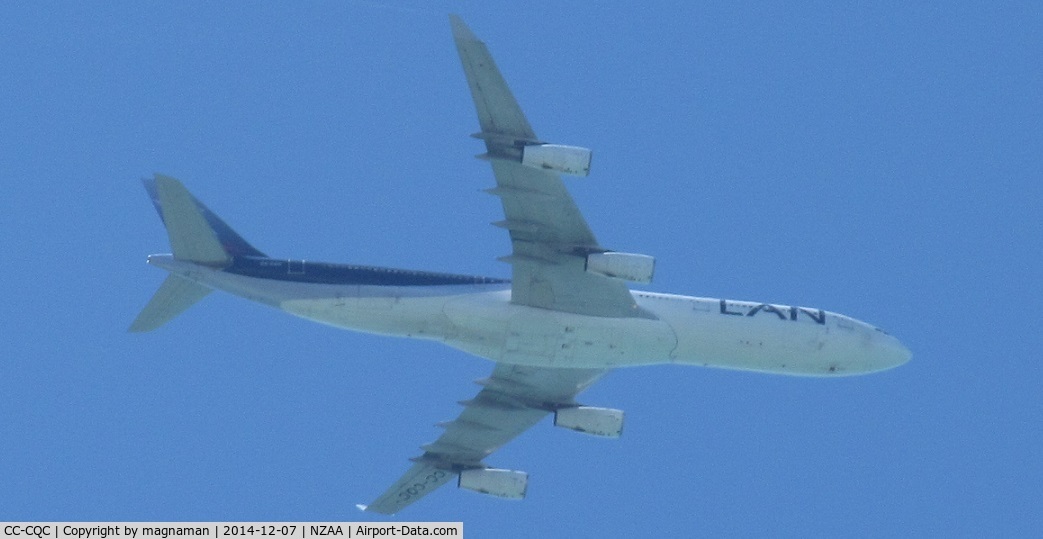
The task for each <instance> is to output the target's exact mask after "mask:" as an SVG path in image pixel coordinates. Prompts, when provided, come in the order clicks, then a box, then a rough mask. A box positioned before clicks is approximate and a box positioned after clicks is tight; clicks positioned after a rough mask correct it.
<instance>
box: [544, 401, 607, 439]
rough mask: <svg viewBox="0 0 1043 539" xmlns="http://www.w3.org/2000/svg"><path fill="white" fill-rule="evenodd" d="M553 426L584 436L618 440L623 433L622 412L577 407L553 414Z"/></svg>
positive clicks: (563, 409)
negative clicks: (580, 433) (589, 435)
mask: <svg viewBox="0 0 1043 539" xmlns="http://www.w3.org/2000/svg"><path fill="white" fill-rule="evenodd" d="M554 426H555V427H563V428H566V429H572V430H574V431H576V432H582V433H584V434H592V435H594V436H604V437H606V438H619V435H620V434H622V433H623V410H614V409H612V408H594V407H592V406H577V407H574V408H562V409H560V410H558V411H557V412H554Z"/></svg>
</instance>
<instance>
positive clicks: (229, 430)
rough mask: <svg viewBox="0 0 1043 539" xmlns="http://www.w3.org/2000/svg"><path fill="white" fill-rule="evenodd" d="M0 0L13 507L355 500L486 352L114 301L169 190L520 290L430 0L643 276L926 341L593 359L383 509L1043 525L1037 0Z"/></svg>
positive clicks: (201, 514)
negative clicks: (484, 454)
mask: <svg viewBox="0 0 1043 539" xmlns="http://www.w3.org/2000/svg"><path fill="white" fill-rule="evenodd" d="M487 4H488V3H486V2H446V1H436V2H424V3H421V2H393V1H379V2H377V1H374V2H325V3H312V4H307V5H305V6H303V7H302V6H297V5H289V4H286V5H284V4H275V3H260V4H257V3H251V4H238V3H237V4H233V3H202V2H178V3H170V4H163V5H159V4H152V3H141V2H109V3H105V4H104V5H86V4H69V3H60V2H54V3H44V2H25V3H16V2H12V3H5V4H4V5H3V7H0V182H2V185H3V186H4V193H3V196H2V197H0V246H2V251H3V252H4V256H3V262H2V266H0V267H3V269H4V276H5V277H4V278H3V279H2V280H0V293H2V297H3V298H4V305H3V308H2V309H0V328H2V329H0V346H2V348H3V350H4V354H3V356H2V358H0V520H166V521H169V520H196V521H207V520H295V521H309V520H310V521H332V520H371V519H372V520H379V519H380V517H379V515H368V514H362V513H358V512H357V511H356V510H355V509H354V504H356V503H365V502H369V501H371V500H372V499H373V498H375V497H376V496H377V495H378V494H380V493H381V492H383V490H384V489H385V488H386V487H387V486H388V485H389V484H390V483H391V482H392V481H394V480H395V479H397V478H398V477H399V475H400V474H401V473H402V472H403V471H404V470H405V469H406V468H407V467H408V465H409V462H408V460H407V459H408V458H409V457H412V456H415V455H416V454H418V453H419V449H418V446H419V445H421V444H423V443H426V442H429V441H431V440H433V439H434V438H435V437H437V436H438V433H439V430H438V429H436V428H435V427H434V426H432V425H433V424H434V423H435V422H438V421H442V420H447V419H450V418H452V417H455V415H456V414H457V413H458V410H459V406H458V405H457V404H456V401H458V400H463V399H466V398H469V397H470V396H471V395H473V394H474V393H475V392H476V391H477V386H475V385H473V384H472V383H471V381H472V380H474V379H477V378H481V377H483V376H485V375H487V374H488V372H489V371H490V369H491V364H489V363H488V362H486V361H485V360H482V359H478V358H474V357H470V356H467V355H465V354H464V353H462V352H458V351H455V350H451V349H449V348H446V347H443V346H439V345H437V344H434V343H430V342H417V341H407V340H396V339H388V338H380V337H375V336H368V335H361V334H354V333H350V332H345V331H338V330H335V329H331V328H327V327H324V326H319V325H316V324H311V323H308V322H306V321H303V320H299V319H296V318H293V317H289V316H286V315H284V314H282V313H279V312H278V311H275V310H272V309H269V308H266V307H262V306H258V305H253V304H250V303H248V302H246V301H244V300H241V299H238V298H233V297H229V296H226V295H221V294H214V295H212V296H211V297H208V298H207V299H206V300H205V301H204V302H202V303H201V304H199V305H198V306H196V307H193V308H192V309H191V310H190V311H189V312H187V313H186V314H185V315H183V316H181V317H180V318H178V319H177V320H175V321H174V322H172V323H170V324H169V325H167V326H165V327H163V328H161V329H160V330H158V331H156V332H153V333H149V334H144V335H138V334H133V335H132V334H128V333H126V332H125V329H126V327H127V325H128V324H129V323H130V321H131V320H132V319H133V318H134V316H135V315H136V314H137V312H138V310H139V309H140V308H141V307H142V306H143V305H144V303H145V302H146V301H147V299H148V298H149V297H150V295H151V294H152V292H153V291H154V289H155V288H156V287H157V286H158V284H159V283H160V282H161V280H162V278H163V274H162V271H161V270H158V269H156V268H151V267H148V266H146V265H145V263H144V262H145V256H146V255H148V254H150V253H155V252H166V251H167V250H168V246H167V242H166V235H165V234H164V232H163V229H162V227H161V224H160V222H159V220H158V219H157V217H156V215H155V212H154V210H153V208H152V207H151V204H149V202H148V198H147V196H146V195H145V193H144V191H143V190H142V189H141V186H140V184H139V182H138V180H139V179H140V178H142V177H147V176H150V175H151V174H152V173H153V172H162V173H165V174H169V175H172V176H174V177H177V178H180V179H181V180H182V181H183V182H184V183H185V184H186V185H187V186H188V187H189V188H190V189H191V190H192V191H193V192H194V193H195V194H196V195H197V196H198V197H199V198H201V199H202V200H203V201H205V202H206V203H207V205H209V206H210V207H211V208H212V209H214V210H215V211H216V212H217V213H218V214H220V215H221V216H222V217H223V218H224V219H225V220H226V221H228V222H229V224H231V225H232V226H233V227H234V228H235V229H236V230H237V231H238V232H240V233H241V234H242V235H243V236H244V237H246V238H247V239H248V240H249V241H251V242H252V243H253V244H254V245H256V246H257V247H258V248H260V249H262V250H264V251H265V252H267V253H269V254H271V255H273V256H286V257H294V258H308V259H316V260H328V261H342V262H357V263H364V264H374V265H387V266H394V267H405V268H415V269H430V270H437V271H451V272H459V273H470V274H483V275H490V276H508V275H509V269H508V267H507V266H505V265H504V264H501V263H499V262H496V261H495V258H496V257H497V256H501V255H504V254H506V253H507V252H508V251H509V249H510V246H509V243H508V241H507V238H506V234H505V233H504V232H503V231H502V230H500V229H497V228H494V227H491V226H488V225H487V223H489V222H491V221H496V220H499V219H501V218H502V217H501V215H500V210H499V207H498V202H497V201H496V199H494V198H493V197H490V196H488V195H485V194H483V193H481V192H480V190H481V189H483V188H486V187H489V186H490V185H492V176H491V172H490V170H489V169H488V165H487V164H485V163H483V162H481V161H478V160H475V159H473V158H472V157H471V156H472V155H474V154H477V153H480V152H481V151H482V147H481V144H480V143H479V142H478V141H476V140H473V139H471V138H469V137H468V135H469V134H470V133H473V132H474V131H476V130H477V120H476V118H475V115H474V111H473V108H472V104H471V100H470V97H469V95H468V93H467V86H466V83H465V81H464V78H463V74H462V71H461V69H460V67H459V60H458V58H457V57H456V52H455V50H454V48H453V43H452V40H451V36H450V32H449V24H448V20H447V17H446V15H447V14H448V13H451V12H455V13H459V14H460V15H461V16H462V17H463V18H464V20H465V21H467V23H468V24H469V25H470V26H471V28H472V29H473V30H474V31H475V33H476V34H478V35H479V36H480V37H482V38H483V39H484V40H485V41H486V42H487V43H488V44H489V45H490V48H491V49H492V52H493V54H494V56H495V57H496V59H497V61H498V63H499V65H500V67H501V69H502V70H503V72H504V74H505V76H506V78H507V80H508V81H509V83H510V84H511V87H512V89H513V90H514V92H515V94H516V95H517V97H518V99H519V101H520V102H521V104H522V106H523V108H524V109H525V111H526V113H527V115H528V117H529V120H530V122H531V123H532V124H533V126H534V128H535V129H536V131H537V133H539V134H540V136H541V137H543V138H544V139H546V140H551V141H555V142H560V143H564V144H575V145H581V146H588V147H591V148H593V149H594V152H595V156H594V163H593V169H592V174H591V176H590V177H589V178H587V179H578V180H570V181H569V183H568V185H569V187H570V189H571V190H572V192H573V194H574V196H575V198H576V200H577V202H578V203H579V205H580V207H581V208H582V210H583V211H584V214H585V215H586V217H587V220H588V221H589V223H590V225H591V227H592V228H593V229H594V230H595V232H596V233H597V234H598V237H599V239H600V240H601V243H602V244H604V245H606V246H608V247H611V248H614V249H618V250H624V251H632V252H641V253H647V254H651V255H654V256H656V257H657V260H658V264H657V275H656V281H655V283H653V284H652V285H650V286H649V287H647V288H648V289H650V290H653V291H659V292H673V293H680V294H688V295H699V296H709V297H727V298H734V299H749V300H758V301H768V302H775V303H783V304H801V305H811V306H816V307H821V308H825V309H828V310H832V311H838V312H842V313H845V314H848V315H851V316H854V317H856V318H859V319H862V320H866V321H868V322H870V323H873V324H876V325H878V326H881V327H883V328H885V329H887V330H888V331H890V332H891V333H892V334H894V335H896V336H898V337H899V338H900V339H902V340H903V342H904V343H905V344H906V345H907V346H908V347H909V348H910V349H912V351H913V353H914V359H913V361H912V362H911V363H909V364H907V365H905V366H903V367H901V368H899V369H896V370H893V371H889V372H886V373H882V374H877V375H871V376H865V377H854V378H845V379H833V380H819V379H802V378H789V377H774V376H768V375H758V374H750V373H742V372H729V371H720V370H710V369H700V368H681V367H665V366H664V367H652V368H641V369H631V370H622V371H617V372H615V373H613V374H611V375H610V376H608V377H607V378H606V379H605V380H603V381H602V382H601V383H600V384H598V385H597V386H595V387H594V388H592V389H591V390H590V391H588V392H587V393H586V394H585V395H584V397H583V399H582V400H583V401H584V402H585V403H588V404H592V405H600V406H609V407H615V408H622V409H624V410H626V412H627V426H626V430H625V433H624V436H623V438H621V439H620V440H617V441H605V440H599V439H595V438H590V437H585V436H580V435H576V434H573V433H571V432H568V431H564V430H561V429H554V428H552V427H551V426H550V424H549V423H543V424H540V425H539V426H537V427H536V428H535V429H533V430H532V431H530V432H529V433H526V434H525V435H523V436H522V437H521V438H519V439H518V440H516V441H515V442H514V443H512V444H510V445H509V446H507V447H505V448H504V449H503V450H501V451H500V452H498V453H496V454H495V455H494V456H492V457H491V458H490V459H488V461H489V463H490V464H493V465H496V466H500V467H506V468H513V469H521V470H526V471H528V472H529V473H530V487H529V495H528V498H527V499H526V500H525V501H523V502H518V503H511V502H504V501H500V500H496V499H492V498H488V497H485V496H481V495H477V494H474V493H471V492H466V491H460V490H457V489H454V488H451V487H446V488H443V489H442V490H440V491H438V492H437V493H435V494H433V495H430V496H428V497H427V498H425V499H424V500H423V501H422V502H421V503H418V504H417V505H415V506H412V507H410V508H408V509H407V510H406V511H404V512H403V513H401V514H400V515H397V516H396V517H395V518H396V519H399V520H410V521H425V520H434V521H441V520H445V521H463V522H464V523H465V530H466V532H467V535H468V536H474V537H487V536H499V537H542V536H570V537H606V536H627V535H628V534H630V535H631V536H642V535H644V534H647V533H649V532H650V531H656V532H671V531H673V532H679V533H683V534H684V535H688V534H693V533H694V534H697V535H699V534H705V535H707V536H720V535H739V536H750V535H764V534H770V535H785V536H809V535H810V536H823V535H829V536H837V535H857V536H896V535H920V536H924V535H936V536H940V535H946V536H953V535H955V536H979V535H988V536H1016V535H1030V534H1033V533H1039V532H1040V531H1041V530H1043V517H1041V515H1040V513H1039V511H1038V509H1039V508H1038V502H1039V500H1040V499H1041V497H1043V486H1041V485H1043V465H1041V459H1040V458H1039V451H1038V447H1039V446H1040V444H1041V443H1043V396H1041V389H1040V388H1041V387H1043V386H1041V382H1043V376H1041V374H1043V373H1041V371H1043V368H1041V362H1040V350H1041V349H1043V338H1041V333H1043V332H1041V331H1040V329H1039V326H1040V319H1041V317H1040V314H1039V305H1040V300H1041V299H1043V284H1041V283H1043V280H1041V279H1040V276H1041V274H1043V267H1041V266H1043V264H1041V263H1040V259H1041V257H1040V252H1041V247H1043V187H1041V181H1040V180H1041V177H1043V160H1041V152H1040V149H1041V148H1043V128H1041V127H1040V126H1041V125H1043V98H1041V96H1043V74H1041V69H1040V66H1041V65H1043V46H1041V45H1040V40H1039V37H1040V35H1043V14H1041V11H1040V8H1039V6H1038V5H1037V4H1036V3H1033V2H997V3H988V4H985V3H975V2H951V3H946V4H945V5H944V6H940V5H936V4H935V3H927V2H913V3H908V2H878V3H869V4H866V3H837V2H809V3H804V4H802V5H801V6H793V5H790V4H791V3H788V2H772V3H758V4H757V5H756V6H754V7H746V6H733V5H731V3H727V5H726V6H723V7H722V6H715V5H703V4H702V3H696V2H692V3H683V4H681V3H679V5H675V4H673V3H669V4H666V3H663V4H659V3H655V2H652V3H649V4H643V5H642V7H641V8H640V9H636V8H635V6H634V5H631V4H627V7H626V8H625V9H618V8H615V7H611V6H609V5H605V4H598V5H594V4H581V5H573V4H569V5H559V3H556V2H530V3H525V4H524V5H515V6H514V7H511V8H509V9H507V8H504V7H499V6H496V7H494V6H489V5H487Z"/></svg>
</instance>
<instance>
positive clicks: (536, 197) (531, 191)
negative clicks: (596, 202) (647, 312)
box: [451, 16, 643, 317]
mask: <svg viewBox="0 0 1043 539" xmlns="http://www.w3.org/2000/svg"><path fill="white" fill-rule="evenodd" d="M451 22H452V27H453V37H454V39H455V41H456V47H457V51H458V52H459V54H460V61H461V62H462V64H463V68H464V73H465V74H466V76H467V84H468V86H469V88H470V90H471V97H472V98H473V99H474V104H475V108H476V110H477V113H478V123H479V125H480V126H481V131H480V132H479V133H476V134H475V135H474V136H475V137H477V138H481V139H483V140H484V141H485V146H486V153H485V154H484V155H482V156H480V157H482V158H485V159H488V160H489V161H490V163H491V164H492V169H493V175H494V176H495V177H496V187H495V188H493V189H489V190H488V192H490V193H492V194H494V195H496V196H498V197H500V200H501V202H502V204H503V211H504V215H505V219H504V220H503V221H500V222H497V223H494V224H495V225H497V226H499V227H501V228H505V229H506V230H507V231H508V232H509V233H510V237H511V247H512V252H511V254H510V255H509V256H506V257H503V258H501V260H503V261H505V262H508V263H510V264H511V266H512V269H513V280H512V295H511V301H512V302H514V303H518V304H521V305H528V306H531V307H540V308H544V309H551V310H556V311H564V312H571V313H578V314H586V315H591V316H608V317H631V316H643V313H642V312H641V311H640V309H638V307H637V305H636V302H635V301H634V298H633V296H632V295H631V293H630V290H629V289H628V288H627V286H626V283H625V282H624V281H622V280H620V279H616V278H612V277H606V276H604V275H599V274H596V273H591V272H588V271H587V257H588V255H591V254H596V253H604V252H605V251H606V250H605V249H603V248H602V247H600V246H599V245H598V242H597V239H596V238H595V237H594V234H593V232H591V230H590V227H589V226H588V225H587V222H586V220H585V219H584V218H583V215H582V214H581V213H580V211H579V208H578V207H576V203H575V202H574V201H573V199H572V196H571V195H569V193H568V191H567V190H566V189H565V185H564V184H563V183H562V181H561V177H560V176H559V175H558V173H557V172H555V170H575V169H582V167H583V165H582V164H579V165H577V166H572V161H571V157H570V156H571V155H572V153H570V151H571V150H582V151H585V150H583V149H582V148H572V147H560V146H553V145H546V144H544V143H543V142H541V141H540V140H539V139H538V138H537V136H536V133H535V132H534V131H533V130H532V127H531V126H530V125H529V122H528V120H526V118H525V114H524V113H523V112H522V110H521V107H520V106H519V105H518V102H517V100H516V99H515V98H514V95H513V94H512V93H511V90H510V88H508V86H507V83H506V81H505V80H504V78H503V76H502V75H501V74H500V71H499V69H498V68H497V67H496V64H495V62H494V61H493V59H492V56H491V55H490V54H489V50H488V48H487V47H486V46H485V43H483V42H481V41H480V40H479V39H478V38H477V37H475V35H474V34H473V33H472V32H471V30H470V29H468V28H467V26H466V25H465V24H464V23H463V21H461V20H460V19H459V18H458V17H455V16H453V17H451ZM548 146H553V148H552V149H553V152H552V155H551V157H550V158H548V159H546V160H541V161H538V162H529V161H528V160H527V158H526V152H527V151H528V150H530V149H532V148H535V147H540V148H541V149H546V147H548ZM561 148H565V149H561ZM581 153H582V152H581ZM558 157H560V158H561V159H560V160H559V159H557V158H558ZM586 159H587V164H586V166H587V167H589V152H588V154H587V157H586Z"/></svg>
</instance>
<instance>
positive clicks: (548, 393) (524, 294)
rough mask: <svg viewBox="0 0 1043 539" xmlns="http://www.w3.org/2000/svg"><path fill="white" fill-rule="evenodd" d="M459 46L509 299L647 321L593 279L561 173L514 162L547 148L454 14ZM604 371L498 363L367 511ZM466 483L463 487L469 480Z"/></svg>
mask: <svg viewBox="0 0 1043 539" xmlns="http://www.w3.org/2000/svg"><path fill="white" fill-rule="evenodd" d="M450 23H451V25H452V30H453V38H454V40H455V42H456V47H457V51H458V52H459V54H460V60H461V62H462V64H463V68H464V73H465V75H466V76H467V84H468V86H469V87H470V89H471V97H472V98H473V99H474V103H475V108H476V109H477V113H478V122H479V124H480V126H481V131H480V132H479V133H477V134H475V135H474V136H475V137H477V138H480V139H483V140H484V141H485V146H486V150H487V153H486V154H485V155H484V156H481V157H484V158H488V159H489V161H490V163H491V164H492V169H493V174H494V176H495V177H496V187H495V188H493V189H490V190H488V192H490V193H492V194H494V195H497V196H499V197H500V200H501V202H502V204H503V210H504V215H505V219H504V220H503V221H500V222H498V223H494V224H495V225H496V226H499V227H501V228H504V229H506V230H507V231H508V232H509V233H510V237H511V246H512V249H513V252H512V253H511V255H509V256H507V257H504V258H502V259H501V260H503V261H505V262H508V263H510V264H511V266H512V271H513V279H512V290H511V301H512V302H513V303H517V304H521V305H527V306H531V307H539V308H543V309H550V310H557V311H564V312H571V313H578V314H585V315H591V316H605V317H639V316H644V313H643V312H642V311H641V310H640V309H639V308H638V307H637V305H636V302H635V301H634V297H633V296H632V295H631V293H630V290H629V289H628V288H627V287H626V285H625V283H624V282H623V281H621V280H618V279H611V278H608V277H604V276H600V275H595V274H591V273H588V272H587V271H586V268H585V263H586V255H587V254H590V253H597V252H604V251H605V249H603V248H601V247H600V246H599V245H598V242H597V239H596V238H595V237H594V234H593V232H591V230H590V227H589V226H588V225H587V222H586V220H585V219H584V218H583V215H582V214H580V211H579V208H577V207H576V203H575V202H574V201H573V200H572V196H571V195H569V193H568V191H567V190H566V189H565V185H564V184H563V183H562V181H561V178H560V176H558V174H556V173H554V172H550V171H547V170H541V169H536V168H531V167H528V166H524V165H522V164H521V163H519V162H515V161H513V160H512V158H513V157H514V156H515V154H518V153H519V152H520V151H521V149H522V147H523V146H525V145H527V144H535V143H539V139H538V138H537V137H536V133H535V132H534V131H533V130H532V127H531V126H530V125H529V122H528V120H526V118H525V114H524V113H523V112H522V110H521V107H520V106H519V105H518V102H517V100H515V98H514V96H513V94H512V93H511V91H510V88H508V86H507V83H506V81H505V80H504V79H503V76H502V75H501V74H500V71H499V69H497V67H496V64H495V63H494V62H493V59H492V56H491V55H490V54H489V50H488V49H487V48H486V46H485V44H484V43H483V42H481V41H480V40H479V39H478V38H477V37H476V36H475V35H474V34H473V33H472V32H471V30H470V29H469V28H467V26H466V25H465V24H464V22H463V21H462V20H461V19H460V18H459V17H457V16H455V15H451V16H450ZM607 372H608V370H606V369H567V368H538V367H525V366H520V365H508V364H500V365H497V367H496V368H495V369H494V370H493V373H492V375H491V376H489V377H488V378H485V379H482V380H478V384H480V385H481V386H483V389H482V390H481V391H479V392H478V394H477V395H476V396H475V397H474V398H473V399H471V400H469V401H463V402H461V404H462V405H464V410H463V412H461V414H460V416H459V417H457V418H456V419H455V420H453V421H449V422H446V423H440V424H439V426H440V427H442V428H444V429H445V432H443V433H442V435H441V436H439V437H438V439H437V440H435V441H434V442H432V443H430V444H427V445H425V446H423V447H422V448H421V449H423V450H424V453H423V454H422V455H420V456H419V457H416V458H413V459H412V460H413V462H414V464H413V466H412V467H411V468H410V469H409V470H408V471H407V472H406V473H405V474H404V475H403V476H402V477H401V478H400V479H399V480H398V481H397V482H395V484H393V485H392V486H391V488H389V489H388V490H387V491H386V492H384V493H383V494H382V495H381V496H380V497H379V498H377V499H376V500H375V501H373V503H371V504H369V505H360V506H359V508H360V509H363V510H366V511H373V512H377V513H385V514H392V513H397V512H398V511H400V510H402V508H404V507H406V506H408V505H410V504H412V503H413V502H416V501H417V500H419V499H420V498H422V497H424V496H425V495H427V494H428V493H430V492H432V491H434V490H435V489H437V488H438V487H440V486H442V485H444V484H445V483H447V482H449V481H450V480H451V479H453V478H456V477H460V476H461V474H466V473H469V472H470V471H471V470H484V469H487V468H488V466H487V465H486V464H485V462H484V459H485V458H486V457H488V456H489V455H490V454H492V453H493V452H494V451H496V450H497V449H499V448H500V447H502V446H503V445H504V444H506V443H507V442H509V441H511V440H513V439H514V438H516V437H517V436H518V435H520V434H521V433H523V432H525V431H526V430H528V429H529V428H530V427H532V426H533V425H535V424H536V423H538V422H539V421H540V420H542V419H543V418H544V417H546V416H547V414H549V413H551V412H556V411H558V410H561V409H563V408H571V407H575V406H578V404H577V403H576V400H575V398H576V395H578V394H579V393H580V392H582V391H583V390H585V389H587V388H588V387H590V385H592V384H593V383H594V382H596V381H597V380H598V379H600V378H601V377H602V376H604V375H605V373H607ZM461 484H462V482H461Z"/></svg>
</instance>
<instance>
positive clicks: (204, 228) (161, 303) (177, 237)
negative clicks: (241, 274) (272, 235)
mask: <svg viewBox="0 0 1043 539" xmlns="http://www.w3.org/2000/svg"><path fill="white" fill-rule="evenodd" d="M144 183H145V190H146V191H148V193H149V196H151V197H152V203H153V204H154V205H155V206H156V211H158V212H159V217H160V219H162V220H163V224H164V225H166V228H167V235H168V236H169V237H170V247H171V250H173V251H174V258H176V259H178V260H186V261H190V262H195V263H198V264H204V265H207V266H215V267H224V266H226V265H228V264H229V263H230V262H231V261H232V258H233V257H235V256H265V255H264V253H262V252H261V251H258V250H257V249H255V248H254V247H253V246H252V245H250V244H249V243H247V241H246V240H244V239H243V238H242V236H240V235H239V234H236V233H235V231H234V230H232V228H231V227H229V226H228V225H227V224H225V222H224V221H222V220H221V218H220V217H218V216H217V215H216V214H215V213H214V212H212V211H210V209H209V208H207V207H206V206H204V205H203V203H202V202H199V201H198V200H196V198H195V197H193V196H192V194H191V193H189V192H188V190H187V189H185V186H184V185H181V182H179V181H177V180H175V179H174V178H171V177H169V176H163V175H161V174H156V176H155V178H154V179H151V180H145V182H144ZM209 293H210V289H209V288H207V287H205V286H203V285H201V284H198V283H195V282H192V281H189V280H188V279H185V278H183V277H179V276H177V275H173V274H172V275H170V276H168V277H167V279H166V280H165V281H163V284H162V285H160V287H159V290H157V291H156V294H155V295H154V296H152V299H151V300H149V302H148V304H147V305H145V308H144V309H142V311H141V313H140V314H138V317H137V318H136V319H134V322H133V323H131V325H130V328H128V331H132V332H143V331H151V330H153V329H156V328H158V327H159V326H162V325H163V324H165V323H167V322H169V321H170V320H172V319H173V318H174V317H176V316H177V315H179V314H181V313H182V312H183V311H184V310H185V309H188V308H189V307H191V306H192V305H195V304H196V302H198V301H199V300H201V299H203V298H204V297H206V295H207V294H209Z"/></svg>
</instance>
